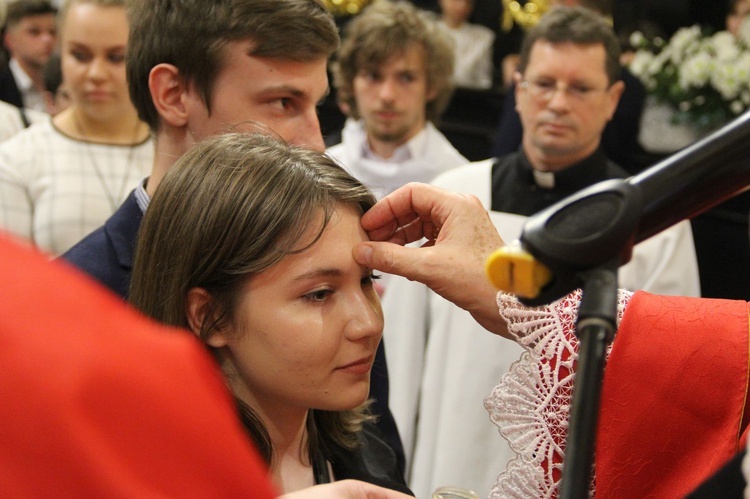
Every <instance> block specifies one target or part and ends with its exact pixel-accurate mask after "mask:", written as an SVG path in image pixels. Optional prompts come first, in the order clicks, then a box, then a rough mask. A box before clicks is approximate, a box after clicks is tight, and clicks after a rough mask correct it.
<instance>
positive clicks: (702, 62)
mask: <svg viewBox="0 0 750 499" xmlns="http://www.w3.org/2000/svg"><path fill="white" fill-rule="evenodd" d="M714 66H715V64H714V61H713V59H712V57H711V56H710V55H709V54H708V53H706V52H699V53H697V54H695V55H693V56H691V57H688V58H687V59H685V62H683V63H682V66H681V67H680V76H679V83H680V87H682V88H683V89H685V90H689V89H690V88H700V87H702V86H704V85H705V84H706V83H707V82H708V80H709V78H710V77H711V72H712V71H713V68H714Z"/></svg>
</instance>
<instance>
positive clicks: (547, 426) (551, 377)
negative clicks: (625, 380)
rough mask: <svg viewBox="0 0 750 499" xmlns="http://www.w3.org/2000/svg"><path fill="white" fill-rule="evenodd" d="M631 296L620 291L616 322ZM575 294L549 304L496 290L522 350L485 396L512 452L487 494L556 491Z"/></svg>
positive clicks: (574, 351)
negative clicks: (532, 302)
mask: <svg viewBox="0 0 750 499" xmlns="http://www.w3.org/2000/svg"><path fill="white" fill-rule="evenodd" d="M631 296H632V293H630V292H627V291H620V293H619V296H618V317H617V323H618V326H619V323H620V320H621V319H622V314H623V312H624V310H625V306H626V305H627V303H628V301H629V300H630V297H631ZM580 298H581V292H580V291H576V292H574V293H571V294H570V295H568V296H566V297H565V298H562V299H561V300H559V301H557V302H555V303H552V304H551V305H548V306H545V307H537V308H529V307H525V306H524V305H522V304H521V303H520V302H519V301H518V300H517V299H516V298H515V297H513V296H511V295H506V294H504V293H499V294H498V297H497V303H498V307H499V309H500V315H501V316H502V317H503V318H505V320H506V321H507V322H508V329H509V331H510V333H511V334H512V335H513V336H514V338H515V339H516V341H517V342H518V343H519V344H520V345H521V346H522V347H523V348H524V349H525V350H526V351H525V352H524V353H523V354H522V355H521V358H520V359H519V360H518V361H517V362H515V363H514V364H513V366H511V369H510V371H509V372H508V373H507V374H505V375H504V376H503V377H502V379H501V380H500V383H499V384H498V385H497V386H496V387H495V388H494V389H493V390H492V393H491V394H490V395H489V396H487V398H485V399H484V406H485V407H486V408H487V411H488V412H489V414H490V419H491V420H492V422H493V423H495V424H496V425H497V427H498V428H499V430H500V434H501V435H502V436H503V437H504V438H506V439H507V440H508V442H509V444H510V447H511V448H512V449H513V450H514V451H515V452H516V453H517V457H516V458H515V459H513V460H511V461H510V463H509V464H508V467H507V469H506V470H505V471H504V472H502V473H500V475H499V476H498V479H497V482H496V483H495V485H494V486H493V487H492V490H491V491H490V497H493V498H494V497H498V498H499V497H502V498H511V497H518V498H528V497H540V498H542V497H544V498H548V497H556V496H557V494H558V492H559V491H558V482H559V479H560V468H561V463H562V459H563V457H564V450H565V438H566V436H567V430H568V414H569V411H570V403H571V396H572V391H573V380H574V378H575V364H576V360H577V358H578V339H577V337H576V335H575V321H576V316H577V313H578V306H579V303H580ZM607 354H608V355H609V351H608V352H607Z"/></svg>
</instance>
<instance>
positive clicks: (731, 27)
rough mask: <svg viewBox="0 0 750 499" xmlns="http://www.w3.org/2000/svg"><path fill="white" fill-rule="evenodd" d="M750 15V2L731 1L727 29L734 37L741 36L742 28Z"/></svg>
mask: <svg viewBox="0 0 750 499" xmlns="http://www.w3.org/2000/svg"><path fill="white" fill-rule="evenodd" d="M748 14H750V0H729V5H728V8H727V19H726V28H727V31H729V32H730V33H732V34H733V35H734V36H739V33H740V27H741V26H742V25H743V23H744V21H745V19H746V18H747V16H748Z"/></svg>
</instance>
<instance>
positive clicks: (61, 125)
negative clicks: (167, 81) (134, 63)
mask: <svg viewBox="0 0 750 499" xmlns="http://www.w3.org/2000/svg"><path fill="white" fill-rule="evenodd" d="M124 4H125V0H71V1H69V2H67V4H66V5H65V7H63V9H62V10H61V11H60V13H59V18H58V23H59V28H60V35H61V40H60V41H61V46H60V52H61V64H62V73H63V80H64V82H65V85H66V88H67V89H68V92H69V94H70V100H71V104H70V106H69V107H68V108H67V109H66V110H65V111H63V112H61V113H59V114H58V115H56V116H55V117H54V118H52V120H51V121H50V120H47V121H44V122H42V123H39V124H35V125H33V126H31V127H30V128H28V129H27V130H24V131H23V132H21V133H19V134H17V135H16V136H14V137H13V138H11V139H9V140H8V141H6V142H4V143H3V144H2V145H0V228H3V229H5V230H7V231H9V232H11V233H13V234H16V235H18V236H20V237H22V238H23V239H26V240H28V241H30V242H31V243H32V244H34V245H35V246H37V247H38V248H40V249H41V250H43V251H45V252H48V253H50V254H51V255H59V254H61V253H63V252H64V251H65V250H67V249H68V248H70V247H71V246H72V245H73V244H75V243H76V242H78V241H79V240H80V239H81V238H83V237H84V236H85V235H87V234H88V233H89V232H91V231H93V230H94V229H96V228H97V227H99V226H100V225H102V223H104V221H105V220H106V219H107V218H108V217H109V216H110V215H111V214H112V213H113V212H114V211H115V209H116V208H117V207H118V206H119V204H120V203H121V202H122V201H123V200H124V199H125V197H126V196H127V194H128V193H129V192H130V191H131V190H132V189H133V187H135V186H136V184H137V183H138V182H139V181H141V180H142V179H143V178H144V177H145V176H146V175H147V173H148V171H149V169H150V167H151V164H152V162H153V146H152V143H151V140H150V136H149V131H148V127H147V126H146V125H145V124H143V123H142V122H141V121H140V120H139V119H138V117H137V115H136V112H135V109H134V108H133V106H132V104H131V102H130V98H129V96H128V89H127V83H126V80H125V65H124V58H125V49H126V45H127V40H128V25H127V20H126V17H125V8H124Z"/></svg>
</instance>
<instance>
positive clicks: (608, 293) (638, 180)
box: [521, 112, 750, 499]
mask: <svg viewBox="0 0 750 499" xmlns="http://www.w3.org/2000/svg"><path fill="white" fill-rule="evenodd" d="M748 186H750V112H748V113H745V114H744V115H742V116H740V117H739V118H738V119H737V120H735V121H734V122H732V123H730V124H728V125H727V126H725V127H724V128H722V129H721V130H719V131H717V132H715V133H713V134H712V135H710V136H709V137H707V138H705V139H703V140H701V141H699V142H698V143H696V144H694V145H693V146H690V147H688V148H686V149H685V150H683V151H681V152H680V153H678V154H676V155H674V156H672V157H670V158H667V159H666V160H664V161H662V162H661V163H659V164H658V165H655V166H653V167H652V168H650V169H648V170H646V171H644V172H643V173H641V174H639V175H637V176H635V177H631V178H630V179H627V180H608V181H605V182H601V183H599V184H596V185H594V186H591V187H589V188H587V189H584V190H582V191H580V192H579V193H577V194H574V195H573V196H570V197H569V198H567V199H565V200H563V201H561V202H559V203H557V204H555V205H553V206H551V207H549V208H547V209H546V210H543V211H541V212H539V213H537V214H536V215H534V216H532V217H531V218H529V220H528V221H527V222H526V224H525V225H524V230H523V233H522V235H521V244H522V246H523V247H524V249H525V250H526V251H528V252H529V253H531V254H532V255H533V256H534V258H535V259H537V260H538V261H540V262H541V263H543V264H545V265H546V266H547V267H548V268H549V269H550V270H551V271H552V274H553V279H552V281H551V282H550V283H549V284H547V285H546V286H545V287H544V288H543V289H542V291H541V293H540V294H539V296H537V297H535V298H526V299H522V300H521V301H522V302H523V303H525V304H526V305H532V306H536V305H542V304H546V303H550V302H551V301H554V300H556V299H558V298H561V297H562V296H564V295H566V294H568V293H569V292H571V291H572V290H574V289H576V288H582V291H583V294H582V297H581V303H580V308H579V312H578V320H577V323H576V335H577V336H578V338H579V342H580V347H579V354H578V366H577V369H576V378H575V386H574V388H573V400H572V406H571V413H570V420H569V424H568V438H567V441H566V449H565V458H564V462H563V470H562V483H561V495H560V497H562V498H563V499H583V498H587V497H588V495H589V488H590V485H591V480H592V465H593V461H594V458H593V456H594V449H595V441H596V430H597V423H598V414H599V400H600V395H601V385H602V381H603V378H604V364H605V358H606V351H607V348H608V346H609V344H610V343H611V342H612V341H613V339H614V333H615V328H616V318H617V269H618V267H619V266H620V265H623V264H625V263H627V262H628V261H629V260H630V256H631V253H632V248H633V245H634V244H635V243H636V242H640V241H642V240H645V239H647V238H648V237H650V236H652V235H654V234H656V233H657V232H659V231H661V230H664V229H666V228H668V227H670V226H671V225H674V224H675V223H677V222H679V221H681V220H683V219H685V218H690V217H692V216H695V215H698V214H700V213H702V212H704V211H706V210H708V209H710V208H711V207H713V206H715V205H717V204H719V203H721V202H722V201H724V200H726V199H728V198H730V197H732V196H733V195H736V194H738V193H740V192H742V191H743V190H745V189H747V188H748Z"/></svg>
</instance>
